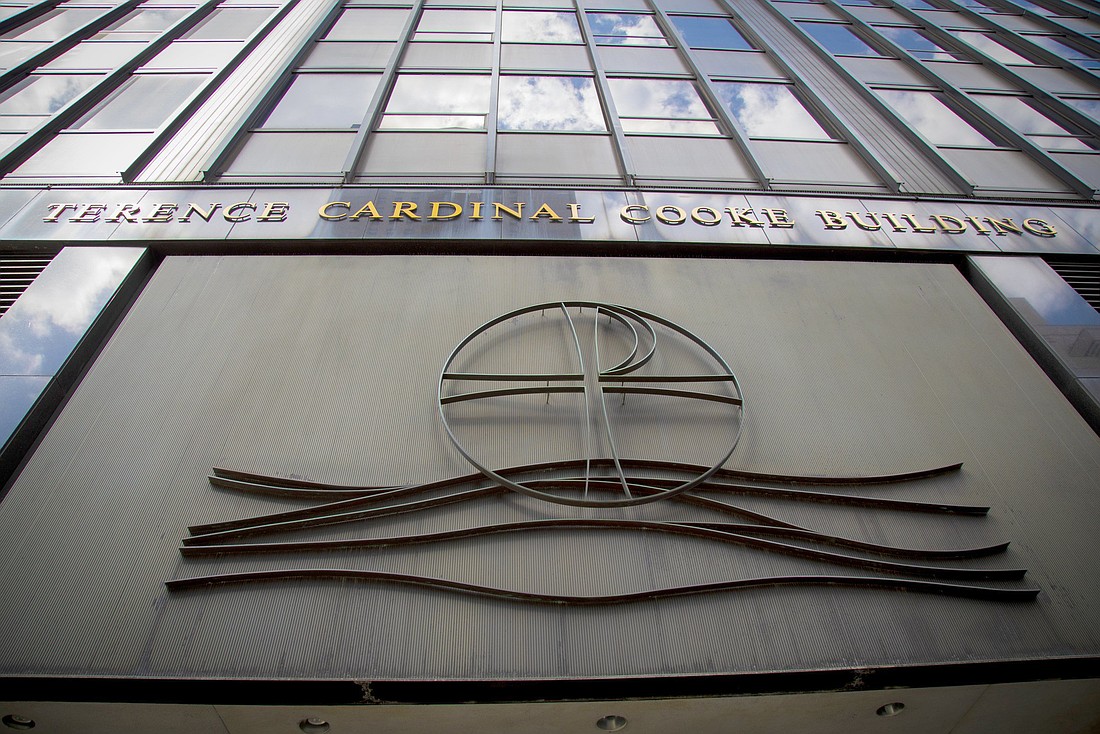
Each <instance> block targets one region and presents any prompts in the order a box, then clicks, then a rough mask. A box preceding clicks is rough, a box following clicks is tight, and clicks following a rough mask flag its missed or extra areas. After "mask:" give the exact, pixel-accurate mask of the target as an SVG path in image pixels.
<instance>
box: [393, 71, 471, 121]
mask: <svg viewBox="0 0 1100 734" xmlns="http://www.w3.org/2000/svg"><path fill="white" fill-rule="evenodd" d="M488 112H489V77H488V76H465V75H460V74H454V75H450V74H449V75H436V74H418V75H414V74H406V75H403V76H399V77H398V78H397V83H396V84H395V85H394V88H393V93H392V94H391V95H390V101H389V104H388V105H387V106H386V114H385V116H384V117H383V118H382V124H381V127H382V128H383V129H391V130H392V129H399V128H414V129H464V130H480V129H484V128H485V116H486V114H488Z"/></svg>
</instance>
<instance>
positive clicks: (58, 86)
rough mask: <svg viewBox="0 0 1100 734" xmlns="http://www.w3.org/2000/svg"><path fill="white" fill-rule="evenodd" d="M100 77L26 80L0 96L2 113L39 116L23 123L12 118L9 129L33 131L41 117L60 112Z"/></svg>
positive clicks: (79, 76)
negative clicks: (31, 129)
mask: <svg viewBox="0 0 1100 734" xmlns="http://www.w3.org/2000/svg"><path fill="white" fill-rule="evenodd" d="M100 79H102V77H101V76H99V75H93V74H79V75H75V74H49V75H47V74H40V75H35V76H30V77H27V78H26V79H23V80H22V81H20V82H18V83H16V84H15V85H14V86H13V87H11V88H10V89H8V90H7V91H6V92H4V93H3V94H2V95H0V115H3V116H5V117H8V116H15V117H17V118H21V117H23V116H26V115H30V116H35V117H34V119H26V120H25V121H24V122H22V123H19V122H18V121H17V120H11V119H8V120H6V121H5V128H6V129H8V130H13V129H24V130H29V129H30V128H32V127H34V126H35V125H37V124H38V122H40V119H38V118H39V117H44V116H49V115H52V114H53V113H55V112H57V111H58V110H60V109H61V108H62V107H64V106H65V105H67V104H68V103H69V102H71V101H72V100H73V99H75V98H76V97H77V96H79V95H80V94H82V93H83V92H84V91H85V90H86V89H88V87H90V86H92V85H93V84H95V83H96V82H98V81H99V80H100ZM12 125H17V127H12Z"/></svg>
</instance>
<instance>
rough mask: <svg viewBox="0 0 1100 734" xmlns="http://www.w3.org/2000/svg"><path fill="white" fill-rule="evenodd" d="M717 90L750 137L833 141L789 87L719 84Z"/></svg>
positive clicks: (716, 84)
mask: <svg viewBox="0 0 1100 734" xmlns="http://www.w3.org/2000/svg"><path fill="white" fill-rule="evenodd" d="M714 87H715V91H717V92H718V96H719V98H720V99H721V100H722V102H723V104H725V105H726V107H727V108H728V109H729V111H730V114H731V115H733V117H734V119H735V120H736V121H737V124H738V125H740V126H741V128H742V129H743V130H744V131H745V133H746V134H747V135H748V136H749V137H762V138H795V139H797V140H831V139H832V138H831V136H830V135H829V134H828V133H827V132H825V131H824V130H823V129H822V128H821V126H820V125H818V124H817V121H816V120H814V118H813V116H811V115H810V113H809V112H807V111H806V108H805V107H803V106H802V103H801V102H800V101H799V100H798V97H796V96H795V95H794V92H792V91H791V88H790V87H788V86H787V85H784V84H748V83H740V82H717V83H715V85H714Z"/></svg>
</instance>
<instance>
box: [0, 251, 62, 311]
mask: <svg viewBox="0 0 1100 734" xmlns="http://www.w3.org/2000/svg"><path fill="white" fill-rule="evenodd" d="M56 254H57V253H56V252H46V253H43V252H4V253H0V316H3V315H4V314H6V313H7V312H8V309H9V308H11V305H12V304H13V303H15V299H16V298H19V296H21V295H23V291H25V290H27V286H29V285H30V284H31V283H33V282H34V279H35V278H37V277H38V275H39V273H41V272H42V270H43V269H44V268H45V267H46V266H47V265H49V264H50V261H51V260H53V259H54V256H55V255H56Z"/></svg>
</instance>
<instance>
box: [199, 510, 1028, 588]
mask: <svg viewBox="0 0 1100 734" xmlns="http://www.w3.org/2000/svg"><path fill="white" fill-rule="evenodd" d="M566 529H568V530H588V529H603V530H607V529H611V530H620V531H623V530H629V531H643V532H655V533H664V534H668V535H679V536H685V537H693V538H703V539H706V540H713V541H717V542H719V543H723V544H726V545H738V546H745V547H749V548H755V549H757V550H763V551H770V552H774V553H779V554H782V555H789V556H798V557H801V558H806V559H809V560H812V561H820V562H825V563H835V564H838V565H842V566H854V567H856V568H863V569H867V570H874V571H882V572H885V573H891V574H898V575H909V576H919V577H926V578H945V579H972V580H978V579H981V580H986V581H991V580H1019V579H1022V578H1023V577H1024V574H1025V573H1027V571H1026V570H1025V569H1018V568H1012V569H1000V568H949V567H937V566H922V565H917V564H911V563H898V562H895V561H884V560H881V559H876V558H864V557H861V556H852V555H848V554H844V553H835V552H832V551H823V550H818V549H814V548H806V547H804V546H797V545H791V544H789V543H780V542H777V541H774V540H766V539H763V538H757V537H753V536H752V535H748V534H745V535H743V534H741V533H737V532H734V531H732V530H730V529H725V530H714V529H710V528H705V527H699V526H693V525H688V524H679V523H664V522H646V521H638V520H534V521H527V522H514V523H501V524H497V525H483V526H480V527H474V528H465V529H462V530H449V531H444V532H438V533H425V534H422V535H406V536H398V537H390V538H357V539H343V540H320V541H304V542H296V543H251V544H238V545H232V546H226V545H206V546H193V545H192V546H185V547H183V548H181V549H180V553H181V555H183V556H185V557H188V558H193V557H200V556H214V555H256V554H268V553H286V552H309V551H334V550H349V549H353V548H355V549H363V548H386V547H402V546H409V545H423V544H430V543H440V542H446V541H451V540H459V539H467V538H482V537H486V536H492V535H502V534H506V533H515V532H520V531H532V530H566Z"/></svg>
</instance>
